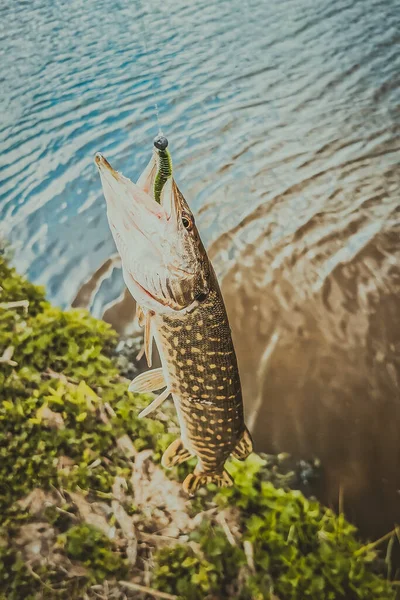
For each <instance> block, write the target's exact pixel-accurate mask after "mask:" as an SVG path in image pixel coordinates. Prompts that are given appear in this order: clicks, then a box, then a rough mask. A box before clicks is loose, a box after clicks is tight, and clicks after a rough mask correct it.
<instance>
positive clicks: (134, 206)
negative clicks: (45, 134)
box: [95, 152, 195, 312]
mask: <svg viewBox="0 0 400 600" xmlns="http://www.w3.org/2000/svg"><path fill="white" fill-rule="evenodd" d="M95 163H96V166H97V168H98V170H99V173H100V178H101V183H102V187H103V192H104V196H105V199H106V203H107V216H108V221H109V224H110V229H111V232H112V235H113V238H114V241H115V243H116V246H117V249H118V252H119V254H120V256H121V259H122V264H123V273H124V279H125V283H126V285H127V287H128V289H129V290H130V291H131V293H132V295H133V296H134V297H135V299H136V300H137V301H138V302H139V303H140V302H143V303H144V305H145V304H147V305H148V306H150V305H151V308H152V309H153V310H156V311H157V306H162V307H164V308H168V309H170V310H173V311H174V312H176V311H181V310H185V309H186V308H187V306H186V303H187V304H189V303H193V300H192V299H190V298H189V297H188V296H187V293H183V292H182V289H183V288H182V287H181V284H178V283H177V281H181V282H182V285H183V286H184V288H185V287H186V286H185V284H184V283H183V282H184V281H187V280H188V279H192V278H194V277H195V272H194V271H191V270H190V267H189V268H185V267H186V264H184V265H182V266H181V265H180V264H176V262H174V261H170V260H168V259H166V258H165V246H163V244H165V243H166V240H168V239H169V237H171V235H172V237H173V235H174V234H173V233H172V234H171V230H170V229H169V227H168V225H169V224H170V225H171V226H172V231H174V223H177V219H178V215H179V212H178V211H179V206H178V202H179V198H178V191H177V188H176V186H175V184H174V182H173V180H172V177H171V178H170V180H169V182H167V183H166V184H165V185H164V188H163V191H162V193H161V202H160V203H158V202H156V200H155V199H154V186H153V181H154V175H155V172H156V170H157V169H156V160H155V157H154V154H153V156H152V159H151V160H150V162H149V164H148V165H147V167H146V169H145V170H144V172H143V174H142V175H141V177H140V178H139V180H138V183H136V184H135V183H133V182H132V181H131V180H130V179H128V178H127V177H125V176H124V175H122V173H120V172H118V171H117V170H116V169H114V168H113V167H112V166H111V164H110V163H109V162H108V160H107V159H106V158H105V157H104V156H103V154H101V153H100V152H98V153H97V154H96V155H95ZM168 243H169V245H171V244H170V242H168ZM173 263H174V264H173ZM187 266H189V265H187ZM174 282H175V283H174ZM189 286H190V284H189ZM182 294H183V295H182ZM184 298H185V300H184Z"/></svg>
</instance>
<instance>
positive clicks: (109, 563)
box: [61, 524, 128, 583]
mask: <svg viewBox="0 0 400 600" xmlns="http://www.w3.org/2000/svg"><path fill="white" fill-rule="evenodd" d="M61 542H62V543H63V544H65V551H66V554H67V556H68V557H69V558H71V559H72V560H79V561H81V562H82V564H84V565H85V566H86V567H88V569H89V571H88V572H89V573H90V579H91V581H92V582H93V583H95V582H99V581H103V580H104V579H105V578H106V577H113V576H118V577H120V578H124V577H126V575H127V571H128V568H127V565H126V561H125V560H124V559H123V558H122V556H121V555H119V554H118V553H117V552H116V549H115V547H114V546H113V544H112V542H111V541H110V540H109V539H108V538H106V536H105V535H104V534H103V533H101V531H99V530H98V529H96V528H95V527H92V526H91V525H87V524H84V525H76V526H74V527H71V528H70V529H69V530H68V531H67V533H66V534H65V535H64V536H63V538H62V540H61Z"/></svg>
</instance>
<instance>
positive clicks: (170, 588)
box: [0, 256, 395, 600]
mask: <svg viewBox="0 0 400 600" xmlns="http://www.w3.org/2000/svg"><path fill="white" fill-rule="evenodd" d="M0 286H1V287H0V357H1V358H0V511H1V513H0V514H1V515H2V517H1V525H0V600H5V599H7V600H20V599H21V600H22V599H23V600H30V599H32V600H33V599H39V598H40V599H42V598H44V599H55V598H68V599H70V600H78V599H82V598H99V597H100V598H101V597H103V598H107V597H110V598H112V597H115V598H120V597H121V598H122V597H128V598H143V599H144V598H150V597H152V596H151V593H149V594H146V593H144V592H143V591H138V590H139V589H140V586H145V587H147V588H153V590H154V589H159V590H162V591H163V592H164V593H169V594H171V595H172V596H176V597H178V598H181V599H193V600H195V599H199V600H200V599H205V598H208V599H217V598H229V597H231V598H239V599H242V600H250V599H252V600H262V599H264V598H265V599H270V600H277V599H279V600H292V599H299V600H301V599H303V598H310V599H316V600H319V599H321V600H322V599H324V600H325V599H327V600H329V599H334V600H341V599H345V600H347V599H348V600H352V599H367V598H368V599H369V598H371V599H372V598H374V599H376V600H389V599H393V598H394V597H395V596H394V592H393V588H392V586H391V585H390V584H389V583H388V582H387V581H386V579H385V577H384V576H381V575H378V574H376V572H377V569H378V566H379V562H378V561H377V559H376V554H375V552H373V551H372V550H371V548H370V547H369V546H363V545H362V544H361V542H359V541H358V540H357V537H356V532H355V530H354V528H353V527H352V526H351V525H349V524H348V523H347V522H346V521H345V519H344V518H343V517H342V516H339V517H336V516H335V515H333V514H332V513H331V512H330V511H329V510H326V509H325V508H324V507H322V506H321V505H320V504H318V503H317V502H315V501H311V500H307V499H306V498H305V497H304V496H303V495H302V494H301V493H300V492H298V491H290V490H289V489H287V487H285V488H284V489H283V488H279V487H274V485H273V484H272V483H271V481H273V482H275V483H277V482H278V483H281V484H285V483H286V482H287V481H289V479H290V478H289V479H288V477H287V475H285V474H284V475H282V477H281V478H280V477H279V474H278V475H277V474H276V473H275V474H273V473H271V469H270V468H269V464H268V462H267V461H266V460H264V459H263V458H261V457H259V456H258V455H255V454H254V455H252V456H251V457H249V459H248V460H247V461H246V462H245V463H239V462H237V461H232V462H231V463H230V465H229V467H228V468H229V470H230V472H231V474H232V476H233V478H234V480H235V484H236V485H235V487H233V488H229V489H224V490H220V491H218V492H217V490H215V489H213V487H212V486H210V488H209V490H208V491H207V492H204V493H203V494H200V496H199V497H197V498H195V499H194V500H188V499H187V498H186V497H185V496H184V495H183V493H182V492H181V489H180V484H179V483H178V482H177V481H176V480H177V479H180V480H182V478H183V477H184V475H185V473H186V472H187V469H188V468H192V466H191V467H188V466H187V465H186V466H183V467H181V468H180V469H179V470H174V471H173V472H172V473H171V474H166V473H165V472H164V471H163V470H162V469H161V468H160V467H159V459H160V456H161V454H162V452H163V450H164V449H165V448H166V447H167V445H168V444H169V443H170V441H171V440H172V439H174V437H175V436H176V431H177V430H176V424H175V423H174V422H173V420H172V419H171V414H172V411H171V409H168V407H167V408H163V412H161V411H159V412H158V413H157V416H156V417H154V418H153V419H142V420H139V419H138V418H137V414H138V412H140V410H141V409H142V408H143V407H144V406H145V405H147V404H148V403H149V402H150V400H151V398H150V396H149V397H146V396H138V395H133V394H130V393H128V392H127V380H126V379H124V378H123V377H122V376H121V374H120V373H119V370H118V368H117V366H116V360H115V358H114V349H115V346H116V343H117V338H116V335H115V333H114V332H113V331H112V330H111V329H110V327H109V326H108V325H106V324H105V323H103V322H101V321H98V320H96V319H94V318H92V317H91V316H90V315H89V314H88V313H86V312H85V311H79V310H71V311H62V310H60V309H58V308H55V307H53V306H52V305H51V304H50V303H49V302H47V301H46V299H45V295H44V291H43V289H41V288H39V287H37V286H34V285H32V284H30V283H29V282H27V281H26V280H25V279H24V278H22V277H20V276H19V275H18V274H17V273H16V272H15V271H14V270H13V269H12V268H10V267H9V266H8V264H7V261H6V260H5V259H4V258H3V257H1V256H0ZM126 582H128V583H126ZM138 586H139V588H138ZM123 594H125V596H124V595H123Z"/></svg>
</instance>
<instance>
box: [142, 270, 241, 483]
mask: <svg viewBox="0 0 400 600" xmlns="http://www.w3.org/2000/svg"><path fill="white" fill-rule="evenodd" d="M210 279H211V287H210V292H209V294H208V296H207V298H206V299H205V300H204V301H203V302H202V303H200V304H199V306H198V308H197V309H196V310H195V311H193V312H192V313H188V314H186V315H185V316H184V317H183V318H177V317H174V316H156V317H155V319H154V328H155V339H156V342H157V346H158V349H159V352H160V355H161V360H162V363H163V366H164V367H165V372H166V373H167V378H168V384H169V388H170V390H171V393H172V396H173V399H174V403H175V407H176V410H177V413H178V418H179V423H180V428H181V439H182V442H183V446H184V447H185V448H186V449H187V450H188V452H189V453H190V454H193V455H196V456H197V457H198V459H199V463H198V466H197V468H196V473H198V474H200V473H201V474H202V475H203V476H205V477H207V475H210V476H212V475H214V474H216V475H222V476H223V480H224V479H225V480H226V479H227V478H226V475H225V476H224V475H223V473H224V464H225V461H226V459H227V458H228V457H229V456H230V455H231V454H232V453H233V452H235V449H236V448H238V454H239V453H240V452H239V445H240V442H241V441H242V440H243V437H244V435H245V433H246V437H247V436H248V434H247V430H246V428H245V424H244V417H243V401H242V392H241V386H240V378H239V370H238V365H237V361H236V355H235V350H234V347H233V342H232V337H231V332H230V328H229V323H228V317H227V314H226V310H225V306H224V302H223V299H222V296H221V292H220V289H219V286H218V282H217V279H216V277H215V274H214V272H213V271H212V269H211V277H210ZM249 441H250V440H249ZM248 450H249V452H250V451H251V449H250V448H248ZM167 457H168V451H167ZM240 458H243V456H240ZM164 462H165V463H168V458H166V459H164ZM212 479H213V478H212V477H211V479H210V480H212ZM218 481H220V480H218ZM220 482H221V483H222V480H221V481H220ZM226 483H228V482H227V481H226Z"/></svg>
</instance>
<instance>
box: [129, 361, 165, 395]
mask: <svg viewBox="0 0 400 600" xmlns="http://www.w3.org/2000/svg"><path fill="white" fill-rule="evenodd" d="M166 385H167V384H166V382H165V377H164V373H163V370H162V368H161V367H160V368H159V369H153V370H152V371H146V373H141V374H140V375H138V376H137V377H135V379H134V380H133V381H132V382H131V384H130V386H129V391H130V392H137V393H138V394H147V393H148V392H154V391H155V390H160V389H161V388H163V387H165V386H166Z"/></svg>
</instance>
